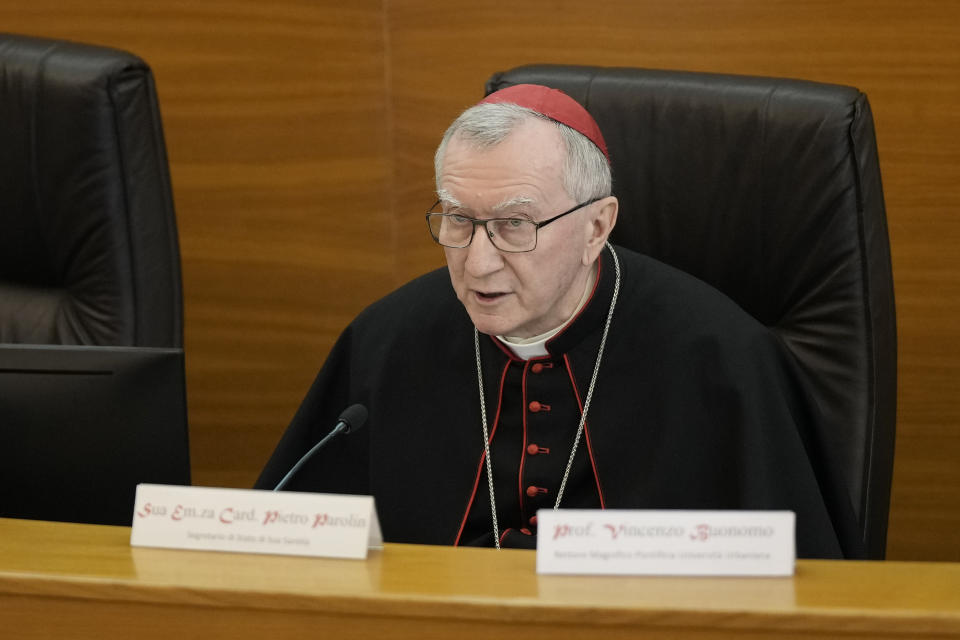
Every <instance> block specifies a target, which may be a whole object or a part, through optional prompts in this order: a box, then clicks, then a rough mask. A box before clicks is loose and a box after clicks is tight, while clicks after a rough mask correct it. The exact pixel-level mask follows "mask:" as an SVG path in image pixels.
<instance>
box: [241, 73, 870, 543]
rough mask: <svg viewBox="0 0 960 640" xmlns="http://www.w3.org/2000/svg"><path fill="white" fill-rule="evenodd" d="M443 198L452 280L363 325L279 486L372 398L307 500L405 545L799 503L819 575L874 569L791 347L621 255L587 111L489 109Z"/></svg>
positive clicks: (442, 224) (349, 338) (447, 176)
mask: <svg viewBox="0 0 960 640" xmlns="http://www.w3.org/2000/svg"><path fill="white" fill-rule="evenodd" d="M578 162H579V163H580V165H578V164H577V163H578ZM578 166H580V168H579V169H578V168H577V167H578ZM571 167H573V168H572V169H571ZM597 167H599V169H597ZM604 169H605V173H604ZM594 174H600V178H599V179H595V175H594ZM604 176H605V177H604ZM437 186H438V195H439V196H440V200H439V201H438V203H437V205H435V207H437V206H440V207H442V208H441V210H439V211H437V212H435V213H431V214H429V215H428V224H429V225H430V230H431V233H432V235H433V237H434V239H435V240H436V241H437V242H438V243H440V244H442V245H443V246H444V247H445V252H446V257H447V263H448V268H447V269H441V270H437V271H434V272H432V273H428V274H426V275H424V276H422V277H420V278H418V279H416V280H414V281H413V282H411V283H409V284H407V285H405V286H404V287H401V288H400V289H398V290H397V291H395V292H393V293H392V294H390V295H388V296H387V297H385V298H383V299H382V300H379V301H378V302H376V303H374V304H373V305H371V306H370V307H368V308H367V309H366V310H365V311H364V312H363V313H361V314H360V315H359V316H358V317H357V318H356V319H355V320H354V321H353V322H352V323H351V324H350V326H348V327H347V328H346V329H345V330H344V332H343V334H342V335H341V336H340V339H339V340H338V341H337V344H336V345H335V346H334V348H333V350H332V351H331V353H330V355H329V357H328V359H327V361H326V363H325V364H324V365H323V368H322V369H321V371H320V373H319V374H318V376H317V378H316V380H315V382H314V384H313V386H312V388H311V389H310V391H309V393H308V395H307V397H306V399H305V400H304V402H303V404H302V405H301V407H300V409H299V411H298V412H297V414H296V416H295V417H294V419H293V422H292V423H291V425H290V426H289V428H288V429H287V431H286V433H285V434H284V435H283V438H282V439H281V441H280V443H279V445H278V446H277V448H276V450H275V451H274V453H273V455H272V457H271V458H270V460H269V462H268V463H267V465H266V467H265V468H264V470H263V472H262V474H261V476H260V478H259V480H258V481H257V487H258V488H265V489H269V488H273V487H274V486H275V485H276V484H277V482H278V481H279V480H280V479H281V478H282V477H283V476H284V475H285V474H286V472H287V471H288V470H289V469H290V468H291V467H292V466H293V465H294V464H295V463H296V462H297V460H298V459H299V458H300V457H301V456H302V455H303V454H304V453H305V452H306V451H307V450H309V449H310V448H311V447H312V446H313V445H314V444H315V443H316V442H317V441H318V440H319V439H320V438H322V437H323V436H324V435H326V432H327V431H328V430H329V429H330V427H331V425H333V424H334V423H335V422H336V420H337V416H338V415H339V413H340V412H341V411H342V410H343V409H344V407H347V406H348V405H351V404H354V403H361V404H363V405H365V406H366V407H367V409H368V411H369V418H368V422H367V425H366V427H365V428H364V429H362V430H361V431H358V432H357V433H355V434H351V435H349V436H347V437H342V438H340V439H339V440H335V441H333V442H332V443H331V444H330V446H329V447H328V448H327V449H326V450H324V451H323V452H322V453H321V454H320V455H319V456H317V458H316V459H314V460H311V461H310V462H309V463H308V464H307V465H305V466H304V467H303V468H302V469H301V470H300V471H299V472H298V474H297V475H296V476H294V478H293V479H292V480H291V482H290V484H289V485H288V486H287V488H288V489H295V490H303V491H323V492H335V493H355V494H365V495H373V496H374V497H375V499H376V505H377V510H378V514H379V517H380V522H381V527H382V530H383V535H384V538H385V540H387V541H391V542H414V543H425V544H447V545H449V544H454V545H484V546H494V545H497V544H499V545H500V546H504V547H526V548H533V547H535V545H536V535H537V517H536V513H537V510H538V509H543V508H553V507H557V506H559V507H560V508H606V509H749V510H763V509H782V510H792V511H794V512H795V513H796V517H797V553H798V555H799V556H800V557H822V558H840V557H861V556H862V554H863V551H862V548H861V545H860V542H859V537H858V535H857V527H856V521H855V518H854V516H853V511H852V508H851V505H850V501H849V498H848V497H847V496H846V494H845V493H844V492H843V490H842V487H838V485H837V484H836V483H835V482H831V481H828V478H829V477H830V475H831V469H829V468H827V465H826V464H824V463H823V462H820V461H819V460H820V457H819V456H815V455H811V450H812V449H813V448H814V447H815V446H816V445H815V443H814V441H813V436H812V434H813V425H814V424H815V421H816V420H817V419H818V416H817V410H816V405H815V403H814V402H813V401H812V400H811V398H810V396H809V395H808V394H807V393H805V391H804V388H805V381H804V379H803V376H802V374H801V373H800V372H799V370H798V369H797V367H796V366H795V364H794V363H793V361H792V359H791V356H790V355H789V354H788V353H787V351H786V349H785V348H784V346H783V345H782V344H781V343H780V342H779V339H778V338H777V337H776V336H775V335H774V334H772V333H771V332H770V331H769V330H767V329H766V328H765V327H764V326H762V325H761V324H759V323H758V322H757V321H756V320H755V319H753V318H752V317H751V316H749V315H748V314H746V313H745V312H744V311H742V310H741V309H740V308H739V307H738V306H737V305H736V304H734V303H733V302H732V301H730V300H729V299H728V298H726V297H725V296H724V295H722V294H721V293H719V292H717V291H716V290H714V289H713V288H711V287H710V286H708V285H706V284H704V283H703V282H701V281H699V280H697V279H695V278H693V277H691V276H689V275H686V274H684V273H682V272H680V271H677V270H676V269H673V268H671V267H668V266H666V265H664V264H661V263H659V262H657V261H655V260H653V259H650V258H648V257H646V256H643V255H640V254H637V253H634V252H632V251H629V250H627V249H624V248H622V247H615V246H612V245H610V244H609V243H607V242H606V240H607V237H608V236H609V233H610V231H611V230H612V228H613V225H614V224H615V222H616V217H617V215H618V211H617V200H616V198H614V197H613V196H610V195H609V193H610V191H609V190H610V186H609V164H608V158H607V157H606V146H605V143H604V141H603V138H602V135H601V134H600V130H599V128H598V127H597V126H596V123H595V122H594V121H593V119H592V117H591V116H590V115H589V114H588V113H587V112H586V111H585V110H584V109H583V108H582V107H580V105H579V104H577V103H576V102H575V101H573V100H572V99H571V98H569V97H567V96H566V95H565V94H563V93H561V92H559V91H556V90H554V89H547V88H546V87H538V86H534V85H518V86H516V87H511V88H509V89H504V90H502V91H499V92H497V93H494V94H491V96H488V97H487V99H485V100H484V102H482V103H481V104H480V105H477V106H475V107H473V108H471V109H468V110H467V111H466V112H465V113H464V114H463V115H461V116H460V118H458V120H457V121H455V122H454V124H453V125H451V128H450V129H449V130H448V132H447V135H446V136H445V137H444V140H443V142H442V143H441V147H440V149H439V151H438V163H437ZM627 215H629V212H627ZM548 225H549V226H548ZM485 442H486V443H488V446H487V447H485ZM491 504H493V505H494V506H493V508H491ZM494 512H495V513H496V517H495V518H494Z"/></svg>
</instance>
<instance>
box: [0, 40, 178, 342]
mask: <svg viewBox="0 0 960 640" xmlns="http://www.w3.org/2000/svg"><path fill="white" fill-rule="evenodd" d="M181 299H182V297H181V290H180V257H179V249H178V244H177V229H176V222H175V218H174V212H173V199H172V196H171V191H170V177H169V172H168V169H167V157H166V148H165V146H164V141H163V131H162V129H161V124H160V114H159V111H158V108H157V98H156V92H155V90H154V85H153V76H152V75H151V73H150V69H149V68H148V67H147V65H146V64H145V63H144V62H143V61H142V60H140V59H139V58H137V57H136V56H133V55H131V54H128V53H125V52H122V51H116V50H112V49H106V48H102V47H92V46H86V45H80V44H74V43H67V42H60V41H53V40H44V39H39V38H27V37H23V36H15V35H7V34H0V343H3V342H7V343H10V342H13V343H35V344H81V345H127V346H144V347H182V346H183V312H182V308H181V305H182V303H181Z"/></svg>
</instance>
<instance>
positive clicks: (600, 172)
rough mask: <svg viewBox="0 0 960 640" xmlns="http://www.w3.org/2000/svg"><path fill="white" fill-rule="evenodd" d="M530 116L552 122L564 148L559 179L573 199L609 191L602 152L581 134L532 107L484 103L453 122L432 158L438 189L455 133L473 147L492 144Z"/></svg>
mask: <svg viewBox="0 0 960 640" xmlns="http://www.w3.org/2000/svg"><path fill="white" fill-rule="evenodd" d="M531 118H537V119H539V120H545V121H546V122H551V123H553V124H555V125H556V127H557V131H559V132H560V138H561V140H563V145H564V147H565V149H566V151H567V155H566V158H565V159H564V163H563V174H562V175H561V181H562V182H563V188H564V190H565V191H566V192H567V195H569V196H570V197H571V198H573V199H574V200H576V201H577V202H586V201H588V200H593V199H594V198H604V197H606V196H609V195H610V192H611V182H612V180H611V176H610V163H609V162H608V161H607V157H606V156H605V155H603V152H602V151H600V149H599V148H598V147H597V145H595V144H593V142H591V141H590V139H589V138H587V137H586V136H585V135H583V134H582V133H580V132H579V131H577V130H576V129H573V128H571V127H568V126H567V125H565V124H562V123H560V122H556V121H555V120H551V119H550V118H548V117H546V116H544V115H543V114H540V113H537V112H536V111H533V110H532V109H527V108H526V107H521V106H518V105H515V104H511V103H506V102H503V103H488V104H478V105H475V106H472V107H470V108H469V109H467V110H466V111H464V112H463V113H461V114H460V116H459V117H458V118H457V119H456V120H454V121H453V124H451V125H450V126H449V127H448V128H447V131H446V133H444V134H443V139H442V140H440V146H438V147H437V152H436V154H435V155H434V157H433V168H434V178H435V181H436V184H437V191H438V192H439V191H440V176H441V174H442V173H443V159H444V156H445V154H446V152H447V144H448V143H449V142H450V140H451V139H453V137H454V136H458V137H459V139H460V140H463V141H464V142H466V143H468V144H470V145H472V146H473V148H474V149H487V148H490V147H493V146H496V145H498V144H500V143H501V142H503V141H504V139H505V138H506V137H507V136H508V135H510V134H511V133H513V131H514V130H515V129H516V128H517V127H518V126H519V125H521V124H523V123H524V122H526V121H528V120H529V119H531Z"/></svg>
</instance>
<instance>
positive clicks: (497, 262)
mask: <svg viewBox="0 0 960 640" xmlns="http://www.w3.org/2000/svg"><path fill="white" fill-rule="evenodd" d="M464 266H465V267H466V269H467V272H468V273H469V274H470V275H472V276H474V277H482V276H485V275H487V274H490V273H494V272H495V271H497V270H499V269H500V268H501V267H503V255H502V254H501V253H500V251H499V250H497V248H496V247H495V246H493V241H492V240H491V239H490V236H489V235H488V232H487V228H486V227H483V226H477V229H476V231H474V233H473V241H472V242H471V243H470V246H469V247H467V261H466V263H465V265H464Z"/></svg>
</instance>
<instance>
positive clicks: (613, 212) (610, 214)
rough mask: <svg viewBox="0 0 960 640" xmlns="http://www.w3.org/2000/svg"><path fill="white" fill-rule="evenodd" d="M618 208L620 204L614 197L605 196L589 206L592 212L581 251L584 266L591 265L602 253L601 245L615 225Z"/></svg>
mask: <svg viewBox="0 0 960 640" xmlns="http://www.w3.org/2000/svg"><path fill="white" fill-rule="evenodd" d="M619 207H620V203H619V201H617V199H616V197H614V196H607V197H606V198H603V199H602V200H598V201H597V202H595V203H594V204H593V205H592V206H591V208H592V209H594V212H593V215H591V216H590V222H589V225H590V226H589V228H588V229H587V246H586V247H585V248H584V251H583V264H584V265H591V264H593V263H594V261H595V260H596V259H597V257H598V256H599V255H600V252H601V251H603V245H604V244H605V243H606V242H607V238H609V237H610V232H611V231H613V227H614V225H616V224H617V211H618V210H619Z"/></svg>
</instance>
